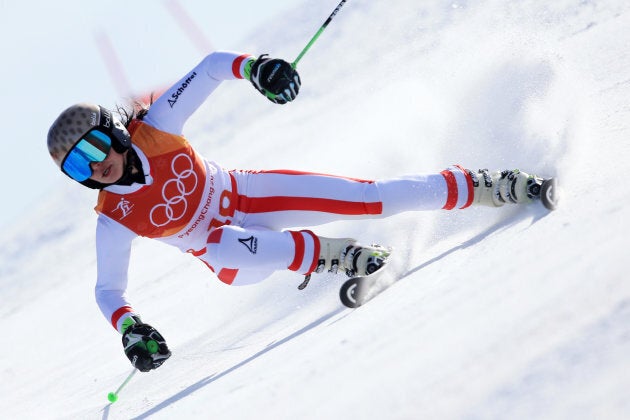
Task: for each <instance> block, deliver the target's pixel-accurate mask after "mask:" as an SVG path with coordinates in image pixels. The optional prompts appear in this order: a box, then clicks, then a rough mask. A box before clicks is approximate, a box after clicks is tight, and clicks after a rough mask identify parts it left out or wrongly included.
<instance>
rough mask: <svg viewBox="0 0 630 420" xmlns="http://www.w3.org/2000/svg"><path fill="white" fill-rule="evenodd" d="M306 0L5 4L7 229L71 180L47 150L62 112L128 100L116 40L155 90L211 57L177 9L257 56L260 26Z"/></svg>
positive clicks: (135, 80) (207, 33)
mask: <svg viewBox="0 0 630 420" xmlns="http://www.w3.org/2000/svg"><path fill="white" fill-rule="evenodd" d="M333 3H334V2H333ZM301 4H304V1H302V0H274V1H273V2H259V1H255V0H242V1H239V2H223V1H211V2H207V1H183V0H177V1H176V0H159V1H158V0H136V1H133V2H123V1H120V0H118V1H114V2H86V1H81V0H61V1H55V2H49V1H46V0H31V1H20V2H10V1H7V0H0V54H2V57H3V62H4V64H3V65H2V66H0V74H1V77H2V80H3V81H4V88H3V94H2V98H3V101H2V105H1V107H2V110H1V113H0V115H2V117H1V118H2V120H1V121H2V127H3V136H2V140H1V141H2V146H3V149H2V150H3V153H2V157H3V158H2V164H1V165H0V176H1V177H2V179H3V181H4V182H3V197H4V198H3V200H2V202H3V203H2V205H0V226H6V225H8V224H9V223H11V222H12V221H13V220H15V219H16V218H17V217H19V216H20V215H21V214H28V209H29V208H30V207H32V206H33V205H34V204H35V203H36V202H37V200H38V199H40V197H42V195H44V194H47V193H48V192H49V191H50V190H54V189H55V188H58V187H59V185H61V184H62V183H66V182H68V181H67V179H65V177H64V176H63V175H62V174H60V173H59V172H58V171H57V169H56V167H55V166H54V164H53V163H52V160H51V159H50V157H49V156H48V152H47V148H46V146H45V142H46V141H45V139H46V133H47V131H48V127H49V126H50V124H51V123H52V121H53V120H54V119H55V118H56V116H57V115H58V114H59V113H60V112H61V111H62V110H63V109H65V108H66V107H67V106H69V105H71V104H73V103H76V102H82V101H88V102H97V103H101V104H103V105H105V106H113V105H114V104H115V103H118V102H120V98H121V92H120V85H121V83H120V82H116V81H115V80H114V79H113V78H112V77H111V74H112V73H111V71H110V70H109V69H108V66H107V64H108V63H106V62H105V60H104V55H103V52H102V51H103V50H102V46H103V45H104V44H105V43H106V42H108V43H109V44H110V45H111V47H112V50H113V51H115V54H116V57H117V59H118V60H119V61H120V66H119V67H118V68H119V69H121V70H122V74H124V78H125V80H126V83H127V84H128V85H130V86H131V87H132V88H133V89H134V90H138V91H150V90H152V89H155V88H156V87H159V86H161V85H163V84H164V83H168V82H170V81H173V80H176V79H178V78H179V76H181V74H183V73H184V72H186V71H187V70H188V69H189V68H191V67H192V66H194V65H195V64H196V63H197V62H198V61H199V60H200V59H201V58H202V57H203V55H204V54H203V52H202V50H201V47H200V46H199V43H198V42H197V41H196V40H194V39H193V38H191V36H190V35H189V33H188V32H187V31H186V30H184V29H182V27H181V25H180V21H179V20H178V19H177V18H175V17H174V16H176V14H174V12H173V10H174V8H173V5H175V6H179V7H180V8H181V9H183V10H184V11H185V14H186V15H188V16H189V17H190V18H192V21H193V22H194V24H195V25H194V26H197V27H198V29H199V31H200V33H201V36H199V37H198V38H200V39H203V40H204V41H203V42H206V43H207V44H209V45H210V46H211V47H214V48H216V49H230V50H237V51H244V52H251V53H253V54H256V53H259V51H248V50H247V48H248V46H249V45H250V42H249V41H248V40H251V39H252V38H253V37H255V30H256V29H258V28H261V25H262V24H263V23H265V22H273V17H274V16H277V15H278V14H279V13H282V12H283V11H285V10H289V9H291V8H293V7H298V6H300V5H301ZM331 7H332V8H334V5H332V6H331ZM35 10H37V13H35V12H34V11H35ZM278 24H281V25H283V24H286V22H278ZM188 26H189V27H190V25H188ZM315 30H317V28H316V27H314V28H313V31H315ZM99 34H100V35H99ZM103 34H105V35H106V36H105V37H103ZM99 36H100V38H99ZM98 39H100V40H101V41H100V42H98V41H97V40H98ZM104 39H106V40H107V41H103V40H104ZM306 41H307V40H305V42H306ZM99 45H100V47H99ZM264 52H268V51H264ZM111 61H112V60H110V62H111Z"/></svg>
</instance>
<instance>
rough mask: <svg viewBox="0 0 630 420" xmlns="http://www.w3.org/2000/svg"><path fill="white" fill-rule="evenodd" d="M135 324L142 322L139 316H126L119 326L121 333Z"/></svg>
mask: <svg viewBox="0 0 630 420" xmlns="http://www.w3.org/2000/svg"><path fill="white" fill-rule="evenodd" d="M135 324H142V320H141V319H140V317H139V316H138V315H131V316H130V317H127V318H126V319H125V320H124V321H123V323H122V325H121V327H120V329H121V333H122V334H123V335H124V334H125V331H127V329H128V328H129V327H131V326H132V325H135Z"/></svg>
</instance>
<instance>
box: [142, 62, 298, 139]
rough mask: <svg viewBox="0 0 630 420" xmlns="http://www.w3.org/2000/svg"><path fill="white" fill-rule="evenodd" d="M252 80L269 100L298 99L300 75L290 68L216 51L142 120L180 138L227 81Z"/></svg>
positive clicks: (160, 100) (161, 97)
mask: <svg viewBox="0 0 630 420" xmlns="http://www.w3.org/2000/svg"><path fill="white" fill-rule="evenodd" d="M235 79H245V80H249V81H250V82H251V83H252V85H253V86H254V88H256V90H258V91H259V92H260V93H262V94H263V95H264V96H265V97H266V98H267V99H269V100H270V101H272V102H274V103H277V104H285V103H287V102H290V101H292V100H293V99H295V98H296V96H297V94H298V92H299V90H300V83H301V82H300V76H299V75H298V73H297V71H296V70H295V69H293V67H291V65H290V64H289V63H288V62H286V61H284V60H281V59H272V58H269V57H268V56H266V55H261V56H260V57H258V58H255V57H254V56H252V55H250V54H240V53H236V52H228V51H217V52H213V53H211V54H209V55H208V56H206V57H205V58H204V59H203V60H202V61H201V62H200V63H199V64H198V65H197V66H195V67H194V68H193V69H192V70H191V71H189V72H188V73H187V74H186V75H185V76H184V77H182V78H181V79H180V80H178V81H177V82H176V83H175V84H174V85H173V86H171V87H170V88H169V89H167V90H166V91H165V92H164V93H163V94H162V95H160V96H159V97H158V98H157V99H156V100H155V102H154V103H153V104H152V105H151V107H150V108H149V111H148V113H147V115H146V116H145V117H144V118H143V121H144V122H146V123H147V124H149V125H151V126H153V127H155V128H157V129H158V130H162V131H166V132H169V133H172V134H177V135H181V134H182V130H183V127H184V124H185V123H186V121H187V120H188V118H190V116H191V115H192V114H193V113H194V112H195V111H196V110H197V109H198V108H199V107H200V106H201V105H202V104H203V103H204V101H205V100H206V99H207V98H208V96H210V94H211V93H212V92H214V90H215V89H216V88H217V87H218V86H219V85H220V84H221V82H222V81H224V80H235Z"/></svg>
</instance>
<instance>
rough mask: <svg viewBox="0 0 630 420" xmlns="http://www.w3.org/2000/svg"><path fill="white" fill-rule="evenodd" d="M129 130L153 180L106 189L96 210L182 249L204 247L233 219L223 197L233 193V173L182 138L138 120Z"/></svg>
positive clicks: (192, 249) (194, 249)
mask: <svg viewBox="0 0 630 420" xmlns="http://www.w3.org/2000/svg"><path fill="white" fill-rule="evenodd" d="M129 131H130V133H131V135H132V141H133V145H134V148H135V150H136V152H137V153H138V155H139V157H140V159H141V160H142V163H143V169H144V171H145V174H147V176H146V179H147V183H146V185H142V186H140V185H134V186H132V187H123V186H115V187H113V188H108V189H106V190H102V191H101V192H100V194H99V197H98V204H97V206H96V211H97V212H98V213H100V214H102V215H105V216H107V217H109V218H110V219H112V220H114V221H116V222H117V223H120V224H121V225H123V226H125V227H127V228H128V229H130V230H131V231H133V232H134V233H136V234H138V235H141V236H145V237H149V238H154V239H158V240H160V241H163V242H166V243H168V244H171V245H174V246H177V247H178V248H179V249H181V250H182V251H188V252H195V251H199V250H201V249H203V248H204V247H205V244H206V240H207V238H208V235H209V233H210V230H212V228H214V227H218V226H221V225H223V224H225V223H226V222H227V223H229V221H228V219H227V218H225V217H223V216H221V211H220V204H221V203H220V202H221V201H222V199H223V201H229V197H230V191H231V182H230V175H229V173H227V172H226V171H224V170H222V169H221V168H220V167H218V166H217V165H216V164H214V163H211V162H208V161H206V160H205V159H203V158H202V157H201V156H199V154H197V153H196V152H195V151H194V149H193V148H192V147H191V146H190V144H189V143H188V142H187V141H186V139H185V138H184V137H182V136H178V135H174V134H170V133H166V132H163V131H160V130H158V129H156V128H154V127H152V126H150V125H148V124H145V123H142V122H140V121H137V120H134V121H133V122H132V124H131V125H130V126H129ZM223 213H225V212H223Z"/></svg>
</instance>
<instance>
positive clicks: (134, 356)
mask: <svg viewBox="0 0 630 420" xmlns="http://www.w3.org/2000/svg"><path fill="white" fill-rule="evenodd" d="M122 343H123V347H124V349H125V354H126V355H127V357H128V358H129V360H130V361H131V364H132V365H133V366H134V367H135V368H136V369H138V370H139V371H141V372H148V371H150V370H151V369H157V368H159V367H160V366H161V365H162V363H164V362H165V361H166V359H168V358H169V357H171V352H170V350H169V349H168V346H167V345H166V341H165V340H164V337H162V334H160V333H159V332H157V330H156V329H155V328H153V327H152V326H150V325H149V324H143V323H142V322H138V323H136V324H133V325H131V326H129V327H128V328H127V329H126V330H125V332H124V333H123V336H122Z"/></svg>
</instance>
